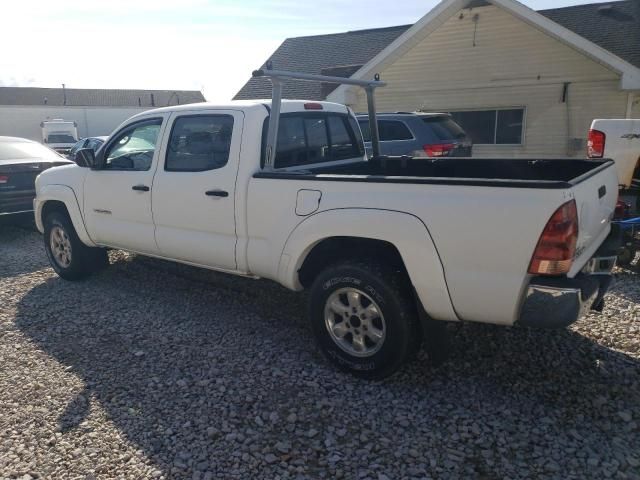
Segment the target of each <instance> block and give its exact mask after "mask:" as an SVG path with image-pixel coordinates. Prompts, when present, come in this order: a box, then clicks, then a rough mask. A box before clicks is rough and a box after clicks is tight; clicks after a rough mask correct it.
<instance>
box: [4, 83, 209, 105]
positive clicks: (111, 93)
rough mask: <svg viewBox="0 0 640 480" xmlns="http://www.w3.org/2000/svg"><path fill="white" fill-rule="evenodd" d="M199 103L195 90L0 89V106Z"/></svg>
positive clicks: (202, 98)
mask: <svg viewBox="0 0 640 480" xmlns="http://www.w3.org/2000/svg"><path fill="white" fill-rule="evenodd" d="M65 96H66V102H65ZM196 102H204V96H203V95H202V93H201V92H198V91H195V90H111V89H107V90H104V89H84V88H82V89H81V88H67V89H65V91H64V92H63V89H62V88H34V87H0V105H48V106H64V105H66V106H82V107H139V106H142V107H154V106H155V107H166V106H168V105H180V104H184V103H196Z"/></svg>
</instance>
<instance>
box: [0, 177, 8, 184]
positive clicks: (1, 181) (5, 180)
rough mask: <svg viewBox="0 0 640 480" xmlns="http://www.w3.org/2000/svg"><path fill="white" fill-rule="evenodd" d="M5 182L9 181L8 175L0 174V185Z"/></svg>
mask: <svg viewBox="0 0 640 480" xmlns="http://www.w3.org/2000/svg"><path fill="white" fill-rule="evenodd" d="M5 183H9V176H8V175H0V185H3V184H5Z"/></svg>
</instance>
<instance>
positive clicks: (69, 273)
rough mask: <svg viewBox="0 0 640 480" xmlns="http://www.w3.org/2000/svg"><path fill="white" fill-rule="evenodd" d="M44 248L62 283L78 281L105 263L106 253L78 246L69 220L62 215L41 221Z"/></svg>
mask: <svg viewBox="0 0 640 480" xmlns="http://www.w3.org/2000/svg"><path fill="white" fill-rule="evenodd" d="M44 247H45V250H46V252H47V257H49V262H50V263H51V266H52V267H53V269H54V270H55V272H56V273H57V274H58V275H59V276H60V277H62V278H64V279H65V280H80V279H82V278H85V277H87V276H88V275H90V274H91V273H93V272H96V271H98V270H100V269H102V268H104V267H105V266H106V265H108V263H109V258H108V256H107V252H106V250H105V249H103V248H92V247H88V246H86V245H85V244H84V243H82V241H81V240H80V239H79V238H78V234H77V233H76V231H75V229H74V228H73V224H72V223H71V220H70V219H69V217H68V216H67V215H65V214H64V213H62V212H53V213H51V214H49V215H47V218H45V221H44Z"/></svg>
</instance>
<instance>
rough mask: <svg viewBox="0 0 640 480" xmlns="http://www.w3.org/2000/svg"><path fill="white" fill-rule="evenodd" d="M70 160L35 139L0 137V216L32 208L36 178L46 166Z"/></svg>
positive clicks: (55, 165)
mask: <svg viewBox="0 0 640 480" xmlns="http://www.w3.org/2000/svg"><path fill="white" fill-rule="evenodd" d="M70 163H72V162H70V161H69V160H67V159H65V158H63V157H61V156H60V155H58V154H57V153H56V152H54V151H53V150H51V149H50V148H47V147H45V146H44V145H41V144H39V143H37V142H33V141H31V140H27V139H26V138H18V137H0V217H2V216H5V215H10V214H18V213H24V212H31V211H33V198H34V197H35V196H36V191H35V180H36V177H37V176H38V175H39V174H40V173H41V172H43V171H44V170H46V169H48V168H51V167H57V166H60V165H68V164H70Z"/></svg>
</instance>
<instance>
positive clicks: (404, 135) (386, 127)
mask: <svg viewBox="0 0 640 480" xmlns="http://www.w3.org/2000/svg"><path fill="white" fill-rule="evenodd" d="M358 122H359V123H360V128H361V129H362V136H363V137H364V141H365V142H370V141H371V129H370V128H369V120H364V119H363V120H358ZM378 135H379V136H380V141H381V142H392V141H394V140H413V138H414V137H413V134H412V133H411V130H409V127H407V125H406V124H405V123H404V122H400V121H398V120H378Z"/></svg>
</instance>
